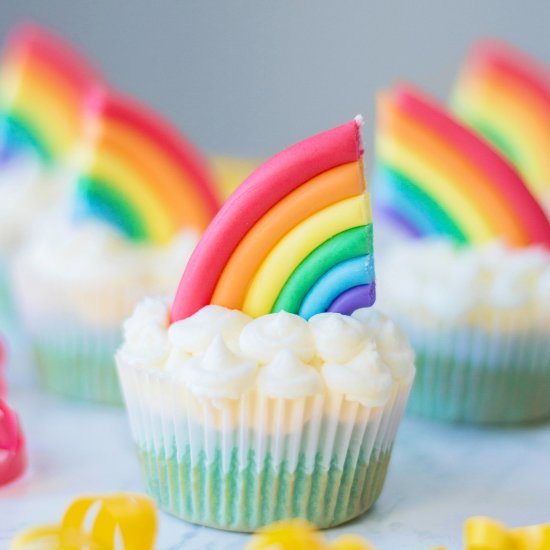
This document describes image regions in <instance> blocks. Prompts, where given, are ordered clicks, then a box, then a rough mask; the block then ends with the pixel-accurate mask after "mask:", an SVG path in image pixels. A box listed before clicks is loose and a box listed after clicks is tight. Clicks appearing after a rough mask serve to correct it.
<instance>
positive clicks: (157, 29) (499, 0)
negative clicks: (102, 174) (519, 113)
mask: <svg viewBox="0 0 550 550" xmlns="http://www.w3.org/2000/svg"><path fill="white" fill-rule="evenodd" d="M29 18H30V19H33V20H35V21H37V22H40V23H43V24H45V25H48V26H50V27H51V28H53V29H54V30H56V31H58V32H60V33H62V34H63V35H64V36H65V37H66V38H68V39H69V40H71V41H73V42H74V43H75V44H77V45H78V46H79V47H80V48H81V49H82V50H83V51H84V52H85V53H87V54H88V55H89V56H90V57H91V58H92V59H93V60H94V61H95V63H96V65H97V66H98V67H99V68H100V69H101V70H102V71H103V72H104V73H105V74H106V76H107V77H108V78H109V79H110V81H111V82H112V83H113V84H114V85H116V86H118V87H119V88H121V89H122V90H124V91H125V92H127V93H131V94H133V95H135V96H136V97H138V98H140V99H142V100H145V101H147V102H148V103H150V104H151V105H153V106H154V107H156V108H157V109H158V110H160V111H161V112H162V113H163V114H164V115H166V116H167V117H168V118H170V119H171V120H172V121H173V122H174V123H175V124H176V125H177V126H178V127H179V128H180V129H181V130H183V131H184V132H185V133H186V134H187V135H188V136H189V137H190V138H191V139H192V140H193V141H195V143H196V144H197V145H199V146H200V147H202V148H203V149H205V150H206V151H208V152H210V153H223V154H234V155H247V156H249V155H260V156H267V155H271V154H273V153H275V152H277V151H278V150H279V149H281V148H283V147H285V146H286V145H288V144H290V143H291V142H294V141H297V140H299V139H301V138H303V137H306V136H307V135H309V134H312V133H315V132H317V131H320V130H323V129H326V128H329V127H331V126H335V125H337V124H339V123H341V122H345V121H347V120H348V119H350V118H351V117H353V116H354V115H355V114H357V113H358V112H361V113H363V114H364V115H365V117H366V119H367V123H368V126H367V128H366V134H367V140H368V141H370V139H371V138H369V136H372V126H371V124H372V120H373V115H374V112H373V111H374V95H375V92H376V90H379V89H380V88H383V87H385V86H388V85H390V84H391V83H393V82H395V81H396V80H411V81H413V82H415V83H417V84H419V85H421V86H422V87H423V88H425V89H426V90H428V91H430V92H432V93H434V94H436V95H437V96H439V97H440V98H442V99H443V98H445V97H446V96H447V94H448V91H449V89H450V86H451V84H452V80H453V78H454V75H455V74H456V71H457V70H458V67H459V65H460V63H461V60H462V59H463V56H464V54H465V52H466V50H467V47H468V45H469V44H470V43H471V42H472V41H473V40H475V39H476V38H479V37H482V36H497V37H501V38H505V39H507V40H509V41H511V42H513V43H515V44H517V45H518V46H520V47H522V48H524V49H525V50H527V51H529V52H530V53H531V54H533V55H535V56H537V57H538V58H539V59H541V60H543V61H547V62H548V61H550V38H549V30H550V1H549V0H538V1H537V0H531V1H519V0H517V1H512V0H508V1H506V0H460V1H450V0H414V1H409V2H406V1H398V0H384V1H377V2H374V1H368V0H247V1H244V0H217V1H215V0H0V38H2V39H3V38H4V37H5V35H6V33H7V31H8V29H9V28H10V27H11V26H12V25H14V24H16V23H17V22H19V21H22V20H25V19H29ZM369 156H370V155H369Z"/></svg>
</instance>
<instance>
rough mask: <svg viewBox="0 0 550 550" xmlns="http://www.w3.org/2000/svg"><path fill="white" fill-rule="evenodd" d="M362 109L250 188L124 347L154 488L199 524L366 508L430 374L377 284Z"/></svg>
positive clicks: (132, 327) (265, 169) (329, 519)
mask: <svg viewBox="0 0 550 550" xmlns="http://www.w3.org/2000/svg"><path fill="white" fill-rule="evenodd" d="M360 124H361V120H360V119H356V120H354V121H352V122H351V123H349V124H346V125H343V126H340V127H338V128H335V129H334V130H330V131H328V132H325V133H323V134H320V135H318V136H315V137H313V138H310V139H309V140H306V141H304V142H302V143H299V144H297V145H295V146H294V147H291V148H290V149H288V150H286V151H284V152H283V153H281V154H279V155H277V156H276V157H274V158H273V159H271V160H270V161H268V162H267V163H266V164H265V165H263V166H262V167H260V168H259V169H258V170H257V171H256V172H255V173H254V174H252V175H251V176H250V178H249V179H248V180H247V181H245V182H244V183H243V185H242V186H241V187H240V188H239V189H237V191H236V192H235V193H234V194H233V195H232V196H231V197H230V198H229V200H228V201H227V203H226V204H225V205H224V206H223V207H222V209H221V210H220V212H219V214H218V215H217V216H216V218H215V219H214V220H213V222H212V223H211V225H210V226H209V227H208V229H207V230H206V232H205V234H204V236H203V237H202V239H201V240H200V241H199V244H198V245H197V248H196V249H195V251H194V253H193V255H192V257H191V259H190V261H189V263H188V266H187V268H186V270H185V272H184V275H183V277H182V280H181V282H180V286H179V290H178V293H177V296H176V299H175V301H174V303H173V305H172V306H171V307H170V306H169V305H168V304H167V303H164V302H162V301H155V300H146V301H144V302H142V303H141V304H140V305H139V306H138V307H137V308H136V310H135V312H134V314H133V316H132V317H130V319H128V320H127V321H126V323H125V325H124V344H123V346H122V347H121V348H120V349H119V351H118V353H117V357H116V359H117V365H118V370H119V375H120V379H121V383H122V386H123V391H124V397H125V402H126V405H127V409H128V412H129V417H130V423H131V427H132V431H133V434H134V438H135V441H136V443H137V447H138V452H139V454H140V458H141V462H142V466H143V469H144V473H145V479H146V483H147V487H148V491H149V492H150V493H151V494H152V495H153V496H154V498H155V499H156V500H158V502H159V504H160V506H161V507H163V508H164V509H165V510H168V511H170V512H171V513H173V514H176V515H178V516H179V517H182V518H183V519H187V520H189V521H192V522H194V523H200V524H205V525H210V526H214V527H219V528H223V529H231V530H242V531H251V530H254V529H256V528H258V527H259V526H261V525H265V524H268V523H270V522H272V521H275V520H278V519H284V518H290V517H304V518H308V519H310V520H311V521H313V522H314V523H316V524H317V525H319V526H323V527H326V526H330V525H336V524H338V523H341V522H343V521H346V520H349V519H351V518H352V517H355V516H357V515H359V514H361V513H362V512H364V511H365V510H366V509H368V508H369V507H370V505H371V504H372V503H373V502H374V500H375V499H376V498H377V497H378V495H379V493H380V491H381V489H382V485H383V482H384V477H385V472H386V469H387V465H388V461H389V457H390V453H391V448H392V444H393V440H394V438H395V435H396V431H397V427H398V423H399V420H400V417H401V414H402V411H403V408H404V406H405V403H406V400H407V396H408V393H409V389H410V386H411V383H412V379H413V377H414V355H413V352H412V350H411V348H410V346H409V344H408V342H407V340H406V339H405V338H404V336H403V335H402V333H400V332H399V330H398V329H397V328H396V327H395V325H393V323H392V322H391V321H390V320H389V319H387V318H386V317H384V316H383V315H382V314H381V313H379V312H377V311H376V310H374V309H371V308H370V306H371V305H372V304H373V301H374V271H373V262H372V227H371V218H370V207H369V201H368V195H367V194H366V189H365V181H364V176H363V171H362V153H363V151H362V147H361V142H360V136H359V127H360Z"/></svg>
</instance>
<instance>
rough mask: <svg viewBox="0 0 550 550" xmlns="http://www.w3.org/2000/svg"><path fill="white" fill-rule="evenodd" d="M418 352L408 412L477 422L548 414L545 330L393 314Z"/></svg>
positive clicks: (509, 321) (512, 321) (513, 322)
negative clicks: (425, 320) (424, 320)
mask: <svg viewBox="0 0 550 550" xmlns="http://www.w3.org/2000/svg"><path fill="white" fill-rule="evenodd" d="M393 319H394V321H395V322H396V323H397V324H398V325H399V326H400V327H401V328H402V329H403V330H404V331H405V333H406V334H407V336H408V337H409V339H410V342H411V345H412V346H413V348H414V350H415V352H416V354H417V365H416V366H417V376H416V381H415V384H414V387H413V390H412V393H411V399H410V401H409V410H411V411H413V412H415V413H418V414H422V415H424V416H429V417H434V418H439V419H444V420H451V421H469V422H479V423H497V424H506V423H518V422H528V421H534V420H539V419H543V418H547V417H550V398H549V396H550V333H549V331H548V329H547V328H545V326H544V324H541V325H540V326H539V325H537V324H535V325H534V324H533V323H532V322H531V323H529V322H527V320H526V319H525V318H522V317H521V316H518V317H514V316H511V315H509V316H506V317H503V316H499V315H497V314H496V313H495V314H494V315H492V316H489V317H487V316H486V317H485V319H484V322H483V324H482V325H478V324H471V323H470V324H468V323H461V324H457V326H449V325H448V324H444V323H439V324H436V323H433V324H430V325H426V324H425V323H420V322H418V320H415V319H413V318H409V317H405V316H396V315H395V314H394V315H393Z"/></svg>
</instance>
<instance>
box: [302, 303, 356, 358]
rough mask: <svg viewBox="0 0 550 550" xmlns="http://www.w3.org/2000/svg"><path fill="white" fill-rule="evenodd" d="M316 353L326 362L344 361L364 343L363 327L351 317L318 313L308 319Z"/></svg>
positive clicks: (354, 353)
mask: <svg viewBox="0 0 550 550" xmlns="http://www.w3.org/2000/svg"><path fill="white" fill-rule="evenodd" d="M309 326H310V327H311V332H312V333H313V338H314V339H315V344H316V346H317V354H318V355H319V357H320V358H321V359H322V360H323V361H326V362H332V361H333V362H336V363H345V362H346V361H349V360H350V359H351V358H352V357H354V356H355V355H357V353H359V351H360V350H361V348H362V347H363V345H364V343H365V327H364V326H363V325H362V324H361V323H360V322H359V321H358V320H357V319H354V318H353V317H347V316H345V315H333V314H332V313H320V314H319V315H315V316H314V317H312V318H311V319H310V321H309Z"/></svg>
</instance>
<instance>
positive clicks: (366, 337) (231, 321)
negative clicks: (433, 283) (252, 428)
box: [117, 300, 415, 407]
mask: <svg viewBox="0 0 550 550" xmlns="http://www.w3.org/2000/svg"><path fill="white" fill-rule="evenodd" d="M168 319H169V306H168V305H167V304H166V303H163V302H161V301H158V300H147V301H145V302H143V303H142V304H141V305H140V306H139V307H138V308H136V311H135V312H134V315H133V316H132V318H131V319H130V320H129V321H128V322H126V323H125V325H124V343H123V345H122V348H121V349H120V351H119V352H118V354H117V361H118V362H119V364H120V362H122V364H125V363H126V364H127V365H128V366H130V367H146V366H151V367H152V368H155V369H156V368H161V369H164V370H166V371H170V375H171V376H173V377H174V379H175V380H182V381H183V383H184V384H185V385H186V386H187V388H188V389H189V390H190V391H191V392H192V393H193V394H195V395H197V396H199V397H202V398H210V399H221V398H227V399H233V400H234V399H238V398H239V397H241V396H242V395H244V394H245V393H246V392H248V391H258V392H259V393H260V394H262V395H264V396H268V397H274V398H282V399H297V398H303V397H309V396H315V395H320V394H323V393H326V392H328V393H330V392H335V393H339V394H345V396H346V399H348V400H355V401H358V402H360V403H362V404H363V405H366V406H373V407H378V406H381V405H383V404H384V403H385V402H386V400H387V399H388V396H389V395H390V390H391V388H392V386H393V385H394V384H400V383H401V382H406V383H409V382H410V380H411V379H412V377H413V375H414V371H415V369H414V353H413V351H412V349H411V347H410V345H409V343H408V341H407V339H406V338H405V336H404V335H403V333H402V332H401V331H399V330H398V329H397V327H396V326H395V325H394V324H393V323H392V322H391V321H390V320H389V319H388V318H387V317H385V316H384V315H383V314H382V313H380V312H377V311H376V310H374V309H373V308H368V309H364V310H358V311H357V312H356V313H355V314H354V316H353V317H345V316H342V315H340V314H338V313H323V314H320V315H317V316H315V317H313V318H312V319H310V320H309V321H306V320H304V319H302V318H301V317H298V316H296V315H292V314H289V313H285V312H279V313H273V314H270V315H266V316H264V317H260V318H258V319H254V320H250V318H249V317H247V316H246V315H244V314H243V313H241V312H238V311H234V310H229V309H226V308H223V307H219V306H207V307H205V308H203V309H202V310H200V311H199V312H197V313H196V314H195V315H193V316H192V317H189V318H188V319H184V320H183V321H178V322H177V323H174V324H172V325H171V326H168ZM146 326H147V328H146ZM159 332H160V333H162V334H164V338H161V337H160V335H159ZM149 348H150V349H149ZM127 359H129V360H127ZM148 361H150V365H147V363H148Z"/></svg>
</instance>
